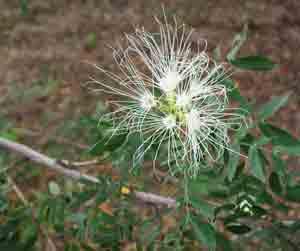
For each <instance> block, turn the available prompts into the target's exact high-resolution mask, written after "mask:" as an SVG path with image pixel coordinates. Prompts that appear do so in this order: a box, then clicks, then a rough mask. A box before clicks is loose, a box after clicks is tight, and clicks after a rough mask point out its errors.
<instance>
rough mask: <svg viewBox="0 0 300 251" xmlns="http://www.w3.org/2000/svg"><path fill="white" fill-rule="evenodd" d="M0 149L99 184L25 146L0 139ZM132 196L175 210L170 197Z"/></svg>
mask: <svg viewBox="0 0 300 251" xmlns="http://www.w3.org/2000/svg"><path fill="white" fill-rule="evenodd" d="M0 148H3V149H6V150H9V151H11V152H15V153H18V154H20V155H22V156H24V157H26V158H28V159H30V160H31V161H33V162H36V163H38V164H40V165H42V166H45V167H47V168H49V169H51V170H54V171H56V172H58V173H61V174H63V175H64V176H66V177H69V178H72V179H75V180H86V181H89V182H92V183H99V180H98V179H97V178H96V177H93V176H90V175H88V174H83V173H81V172H80V171H77V170H72V169H68V168H66V167H64V166H63V164H62V163H61V162H59V161H57V160H55V159H52V158H50V157H48V156H46V155H44V154H41V153H39V152H37V151H35V150H33V149H32V148H30V147H28V146H26V145H23V144H19V143H15V142H13V141H10V140H8V139H4V138H1V137H0ZM132 194H133V195H134V197H135V198H136V199H138V200H141V201H143V202H145V203H150V204H155V205H160V206H167V207H169V208H175V207H176V206H177V203H176V200H175V199H173V198H170V197H164V196H160V195H157V194H153V193H146V192H140V191H133V192H132Z"/></svg>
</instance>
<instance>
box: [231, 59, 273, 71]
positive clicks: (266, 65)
mask: <svg viewBox="0 0 300 251" xmlns="http://www.w3.org/2000/svg"><path fill="white" fill-rule="evenodd" d="M229 62H230V63H231V64H232V65H234V66H236V67H238V68H241V69H245V70H254V71H269V70H272V69H273V68H274V67H275V66H276V64H274V63H273V62H272V61H271V60H270V59H268V58H265V57H262V56H247V57H242V58H237V59H232V60H229Z"/></svg>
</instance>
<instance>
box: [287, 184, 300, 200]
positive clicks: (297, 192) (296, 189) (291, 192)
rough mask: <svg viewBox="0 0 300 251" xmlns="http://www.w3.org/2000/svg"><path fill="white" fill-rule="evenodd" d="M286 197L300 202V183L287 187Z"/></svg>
mask: <svg viewBox="0 0 300 251" xmlns="http://www.w3.org/2000/svg"><path fill="white" fill-rule="evenodd" d="M286 198H287V199H288V200H290V201H294V202H300V185H296V186H292V187H287V189H286Z"/></svg>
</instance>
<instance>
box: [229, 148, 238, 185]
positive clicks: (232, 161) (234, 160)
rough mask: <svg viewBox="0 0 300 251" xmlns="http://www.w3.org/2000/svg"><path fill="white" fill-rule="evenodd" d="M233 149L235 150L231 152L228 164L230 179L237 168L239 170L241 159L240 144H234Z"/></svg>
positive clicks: (230, 179)
mask: <svg viewBox="0 0 300 251" xmlns="http://www.w3.org/2000/svg"><path fill="white" fill-rule="evenodd" d="M232 150H233V151H234V152H230V153H229V161H228V166H227V177H228V179H229V181H232V180H233V178H234V177H235V174H236V170H237V167H238V164H239V160H240V155H239V152H240V145H239V144H237V143H236V144H234V145H233V146H232Z"/></svg>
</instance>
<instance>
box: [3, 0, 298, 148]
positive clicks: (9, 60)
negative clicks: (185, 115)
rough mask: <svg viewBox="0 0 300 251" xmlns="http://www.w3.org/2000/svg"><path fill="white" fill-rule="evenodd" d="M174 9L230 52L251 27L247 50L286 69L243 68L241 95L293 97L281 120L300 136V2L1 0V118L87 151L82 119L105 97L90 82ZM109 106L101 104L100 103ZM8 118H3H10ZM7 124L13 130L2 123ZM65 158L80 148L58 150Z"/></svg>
mask: <svg viewBox="0 0 300 251" xmlns="http://www.w3.org/2000/svg"><path fill="white" fill-rule="evenodd" d="M162 6H164V7H165V12H166V15H167V17H169V18H170V17H172V16H173V15H175V16H176V17H177V19H178V23H185V24H187V25H188V26H190V27H192V28H194V29H195V33H194V35H193V37H192V39H193V40H195V41H197V40H199V39H203V38H204V39H206V40H207V41H208V51H209V52H213V51H216V48H217V51H218V52H219V53H220V55H221V58H223V59H224V55H226V52H228V50H229V49H230V47H231V44H232V41H233V39H234V37H235V36H236V34H237V33H239V32H241V31H242V30H243V27H244V25H246V24H247V25H248V39H247V41H246V42H245V43H244V45H243V47H242V49H241V51H240V54H239V55H240V56H247V55H255V54H262V55H264V56H267V57H269V58H271V59H273V61H275V62H276V63H278V64H279V67H277V68H276V70H274V71H272V72H267V73H249V72H236V74H235V75H234V79H235V81H236V82H237V84H238V85H239V87H240V89H241V92H242V94H244V95H246V97H247V98H249V100H250V101H251V102H257V103H258V104H260V103H264V102H266V101H268V100H269V99H270V98H271V97H272V96H276V95H282V94H285V93H291V94H292V97H291V99H290V102H289V105H288V106H287V107H286V108H284V109H282V110H281V112H280V113H278V116H277V117H276V118H275V120H276V123H279V124H280V125H281V126H282V127H284V128H286V129H289V130H291V131H292V132H293V133H294V134H295V135H297V136H298V135H299V132H300V127H297V125H298V124H299V122H300V113H299V112H298V111H299V108H300V98H299V94H300V86H299V79H300V71H299V65H300V50H299V48H300V15H299V13H300V1H299V0H285V1H282V0H249V1H246V0H209V1H208V0H197V1H195V0H165V1H159V0H147V1H142V0H49V1H42V0H9V1H8V0H7V1H5V0H2V1H0V10H1V13H0V62H1V66H0V79H1V84H0V105H1V109H0V116H1V117H2V118H5V120H2V121H6V123H7V121H9V123H10V124H13V125H14V127H16V128H19V134H18V136H19V137H21V136H23V135H25V137H26V140H27V141H30V142H35V144H46V142H47V144H48V143H49V139H51V137H52V136H53V137H64V138H63V139H65V138H68V139H69V140H71V141H73V142H72V143H73V144H77V146H78V148H79V149H80V147H81V148H84V147H85V145H84V143H83V142H86V141H85V140H84V129H82V130H80V128H77V127H78V123H75V121H76V120H77V119H78V118H80V117H81V116H84V115H90V114H92V113H94V112H95V111H96V110H97V107H98V106H99V102H101V101H103V98H101V97H100V96H96V95H93V94H91V92H90V91H89V90H88V89H87V88H85V87H84V85H83V84H84V83H85V82H86V81H87V80H88V79H89V76H90V74H91V73H92V72H93V71H94V70H93V69H92V67H91V66H90V65H88V64H86V63H85V61H89V62H91V63H96V64H99V65H101V66H103V67H105V68H107V69H110V70H114V67H115V65H114V62H113V59H112V50H111V49H110V48H109V46H114V45H116V44H117V43H121V44H122V38H123V35H124V33H131V32H133V31H134V29H135V27H137V26H138V27H141V26H144V27H145V29H147V30H149V31H153V32H154V31H157V30H158V27H157V24H156V23H155V21H154V18H153V17H154V16H158V17H161V16H162ZM99 109H100V108H99ZM3 123H4V122H3ZM3 123H2V127H5V126H8V125H3ZM55 150H56V152H57V154H65V152H68V151H71V150H69V149H66V148H64V151H63V153H62V151H61V149H57V148H55Z"/></svg>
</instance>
